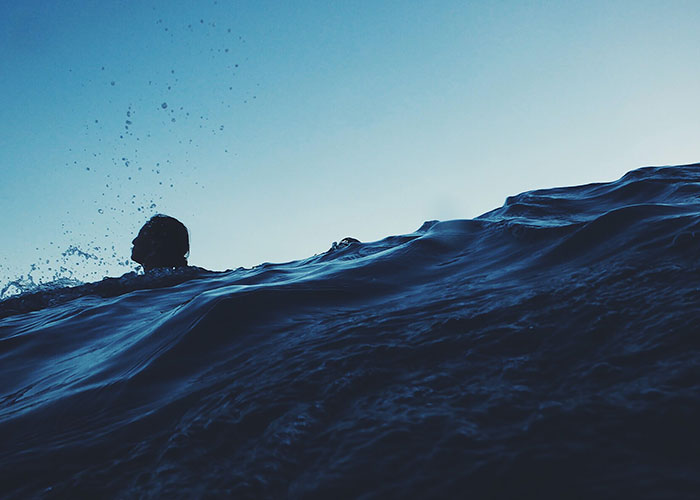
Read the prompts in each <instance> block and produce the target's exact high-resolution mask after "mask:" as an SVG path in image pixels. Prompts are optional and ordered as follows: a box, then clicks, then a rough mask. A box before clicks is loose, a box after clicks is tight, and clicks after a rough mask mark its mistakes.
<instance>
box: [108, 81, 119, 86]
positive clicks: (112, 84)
mask: <svg viewBox="0 0 700 500" xmlns="http://www.w3.org/2000/svg"><path fill="white" fill-rule="evenodd" d="M116 83H117V82H115V81H114V80H112V81H111V82H109V84H110V85H111V86H112V87H114V86H115V85H116Z"/></svg>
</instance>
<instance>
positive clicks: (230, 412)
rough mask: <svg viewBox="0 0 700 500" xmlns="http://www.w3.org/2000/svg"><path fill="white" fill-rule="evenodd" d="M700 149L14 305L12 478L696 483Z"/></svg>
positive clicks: (3, 321) (174, 486) (474, 485)
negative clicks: (370, 236) (224, 263)
mask: <svg viewBox="0 0 700 500" xmlns="http://www.w3.org/2000/svg"><path fill="white" fill-rule="evenodd" d="M698 200H700V165H687V166H679V167H648V168H643V169H638V170H635V171H633V172H630V173H628V174H626V175H625V176H624V177H622V178H621V179H619V180H618V181H615V182H611V183H600V184H589V185H585V186H577V187H569V188H556V189H544V190H537V191H530V192H527V193H522V194H520V195H517V196H513V197H510V198H508V199H507V200H506V203H505V204H504V206H503V207H500V208H498V209H496V210H493V211H491V212H488V213H486V214H484V215H482V216H480V217H477V218H476V219H473V220H454V221H444V222H438V221H430V222H426V223H425V224H423V225H422V226H421V227H420V228H419V229H418V230H417V231H416V232H414V233H412V234H408V235H402V236H392V237H389V238H385V239H383V240H381V241H377V242H369V243H360V242H356V241H351V240H345V241H342V242H341V243H340V244H336V245H333V246H332V247H331V249H330V250H329V251H328V252H325V253H323V254H319V255H315V256H312V257H310V258H308V259H304V260H301V261H295V262H288V263H283V264H271V263H266V264H263V265H261V266H257V267H255V268H253V269H242V268H240V269H236V270H230V271H225V272H211V271H207V270H204V269H199V268H187V269H183V270H178V271H161V272H156V273H148V274H146V275H136V274H134V273H130V274H127V275H125V276H123V277H121V278H116V279H106V280H103V281H101V282H98V283H91V284H83V285H79V286H72V287H65V286H62V287H57V288H52V289H43V290H40V291H37V292H34V293H25V294H22V295H19V296H16V297H11V298H9V299H6V300H3V301H0V367H1V368H0V370H1V373H2V377H0V436H1V437H2V442H3V447H2V451H0V469H2V470H5V471H12V474H11V476H10V477H6V478H3V481H2V485H0V492H2V494H3V496H8V497H17V498H24V497H28V496H42V497H52V496H55V497H61V496H76V495H83V496H85V495H87V496H113V497H135V496H145V497H161V496H176V497H185V496H186V497H190V496H198V497H199V496H206V495H211V496H224V495H226V496H234V497H237V498H280V497H290V498H326V497H328V496H331V495H333V496H338V495H340V496H342V497H353V498H356V497H363V498H381V497H387V496H388V497H396V498H398V497H409V498H424V497H454V496H456V495H459V496H462V495H463V494H464V492H465V491H470V492H471V493H472V494H473V495H475V496H477V497H491V498H506V497H513V496H523V494H524V496H531V497H538V496H549V497H554V496H556V497H563V498H589V497H592V496H596V497H600V498H613V497H614V498H619V497H631V496H635V497H639V498H661V497H663V498H670V497H673V498H685V497H687V498H691V497H693V496H694V495H695V493H696V492H697V491H698V487H699V486H700V484H699V483H700V481H699V480H698V479H697V474H696V471H697V468H698V465H700V464H699V463H698V462H699V461H700V460H699V459H698V454H697V452H696V450H695V445H694V443H696V442H697V439H698V437H700V435H699V433H698V430H697V426H696V425H695V419H696V416H697V415H698V412H699V411H700V396H698V394H700V391H699V390H698V389H699V387H698V381H699V380H700V378H698V375H699V374H700V356H699V355H698V352H699V349H700V340H699V339H700V337H698V336H697V334H696V327H695V323H696V318H695V314H694V308H695V307H696V305H697V303H698V299H700V283H699V282H698V279H697V278H696V277H697V276H698V271H700V266H699V265H698V263H697V260H698V259H697V249H698V235H699V234H700V230H699V227H700V226H698V224H699V223H700V203H699V201H698Z"/></svg>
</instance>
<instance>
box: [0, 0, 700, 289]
mask: <svg viewBox="0 0 700 500" xmlns="http://www.w3.org/2000/svg"><path fill="white" fill-rule="evenodd" d="M1 7H2V16H0V100H1V101H2V105H1V106H0V117H1V118H2V119H1V120H0V175H1V177H0V181H1V182H0V210H1V212H2V229H3V236H2V242H3V250H4V251H3V252H2V255H1V256H0V289H1V288H2V286H3V284H5V283H7V282H8V281H9V280H11V279H12V278H15V277H17V276H19V275H21V274H24V275H26V274H27V272H28V271H29V270H30V269H31V267H32V265H33V266H34V268H35V270H34V271H33V273H32V274H33V276H34V278H35V279H37V280H39V279H43V280H48V279H50V278H51V277H53V276H54V275H55V274H56V273H57V272H58V274H59V275H61V276H73V277H75V278H78V279H81V280H85V281H94V280H97V279H100V278H101V277H102V276H105V275H111V276H118V275H121V274H122V273H124V272H127V271H129V270H131V269H133V268H134V266H132V265H131V264H130V263H128V257H129V252H130V247H131V240H132V239H133V237H134V236H135V234H136V232H137V231H138V229H139V227H140V226H141V225H142V224H143V223H144V222H145V221H146V220H147V219H148V217H150V216H151V215H153V214H154V213H158V212H161V213H166V214H169V215H172V216H174V217H177V218H179V219H180V220H182V221H183V222H184V223H185V224H186V225H187V226H188V228H189V230H190V234H191V257H190V263H191V264H193V265H198V266H202V267H206V268H209V269H217V270H218V269H227V268H236V267H239V266H246V267H249V266H253V265H256V264H259V263H262V262H265V261H271V262H281V261H288V260H294V259H299V258H304V257H308V256H310V255H312V254H314V253H320V252H323V251H325V250H327V249H328V248H329V247H330V245H331V243H332V242H333V241H338V240H340V239H341V238H343V237H345V236H353V237H356V238H359V239H360V240H364V241H372V240H377V239H381V238H383V237H385V236H388V235H393V234H402V233H409V232H412V231H414V230H415V229H417V228H418V227H419V226H420V225H421V224H422V222H423V221H425V220H431V219H441V220H447V219H463V218H472V217H475V216H477V215H479V214H481V213H483V212H486V211H488V210H490V209H492V208H495V207H497V206H500V205H501V204H502V203H503V201H504V199H505V198H506V197H507V196H509V195H513V194H516V193H519V192H522V191H526V190H530V189H535V188H544V187H552V186H563V185H574V184H582V183H588V182H603V181H610V180H614V179H616V178H618V177H620V176H621V175H623V174H624V173H625V172H626V171H628V170H631V169H634V168H637V167H640V166H645V165H669V164H682V163H693V162H698V161H700V141H698V135H699V134H698V131H700V126H699V124H698V116H700V92H699V91H698V89H700V30H699V29H698V26H700V2H697V1H695V0H693V1H680V0H674V1H663V2H661V1H654V2H651V1H643V0H634V1H610V0H608V1H590V0H589V1H581V2H576V1H559V2H547V1H538V2H526V1H482V2H468V1H464V0H462V1H438V2H426V1H425V0H421V1H410V0H401V1H377V0H372V1H348V2H329V1H327V0H326V1H291V2H279V1H276V2H272V1H260V0H256V1H248V2H236V1H226V0H218V2H217V1H205V2H189V1H188V2H179V1H172V0H168V1H160V0H156V1H138V2H136V1H111V2H94V1H86V0H76V1H61V2H58V1H53V2H51V1H46V0H41V1H36V0H24V1H22V2H9V1H4V0H3V1H2V6H1ZM166 106H167V107H166ZM127 120H128V122H129V123H127ZM127 127H128V128H127ZM112 247H113V248H112ZM61 268H63V269H61Z"/></svg>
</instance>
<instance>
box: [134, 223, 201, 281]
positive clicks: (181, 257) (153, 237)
mask: <svg viewBox="0 0 700 500" xmlns="http://www.w3.org/2000/svg"><path fill="white" fill-rule="evenodd" d="M132 243H133V245H134V248H133V249H132V250H131V260H133V261H134V262H138V263H139V264H141V265H142V266H143V269H144V271H150V270H151V269H155V268H159V267H168V268H170V267H184V266H186V265H187V256H188V255H189V253H190V238H189V235H188V233H187V228H186V227H185V225H184V224H183V223H182V222H180V221H179V220H177V219H175V218H173V217H169V216H167V215H163V214H157V215H154V216H153V217H151V219H150V220H149V221H148V222H146V224H144V225H143V227H142V228H141V230H140V231H139V234H138V236H136V238H134V241H133V242H132Z"/></svg>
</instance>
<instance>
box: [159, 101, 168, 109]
mask: <svg viewBox="0 0 700 500" xmlns="http://www.w3.org/2000/svg"><path fill="white" fill-rule="evenodd" d="M160 107H161V108H163V109H166V108H167V107H168V103H167V102H164V103H163V104H161V105H160Z"/></svg>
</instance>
